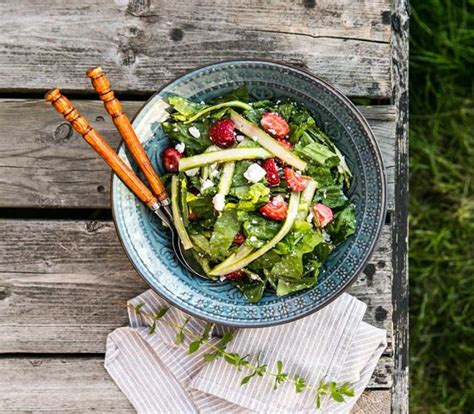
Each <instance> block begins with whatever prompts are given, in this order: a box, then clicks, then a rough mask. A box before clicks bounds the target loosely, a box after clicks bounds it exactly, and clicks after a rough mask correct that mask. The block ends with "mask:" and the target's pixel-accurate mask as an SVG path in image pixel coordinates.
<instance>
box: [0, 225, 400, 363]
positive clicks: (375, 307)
mask: <svg viewBox="0 0 474 414" xmlns="http://www.w3.org/2000/svg"><path fill="white" fill-rule="evenodd" d="M0 234H2V237H1V238H0V315H2V318H0V353H12V352H34V353H41V352H45V353H87V352H89V353H97V352H104V350H105V337H106V335H107V334H108V333H109V332H111V331H112V330H113V329H115V328H117V327H119V326H123V325H126V324H127V316H126V309H125V304H126V301H127V300H128V299H131V298H133V297H134V296H136V295H138V294H139V293H141V292H143V291H144V290H145V289H147V286H146V284H145V283H144V282H143V281H142V280H141V279H140V278H139V277H138V275H137V274H136V273H135V271H134V270H133V268H132V266H131V264H130V263H129V261H128V259H127V257H126V256H125V254H124V252H123V251H122V247H121V246H120V244H119V241H118V239H117V236H116V234H115V230H114V227H113V224H112V223H111V222H103V221H102V222H88V221H66V220H64V221H54V220H43V221H42V220H0ZM390 235H391V231H390V227H389V226H386V228H385V229H384V232H383V235H382V238H381V240H380V243H379V247H378V249H377V250H376V252H375V253H374V255H373V257H372V259H371V261H370V263H369V264H368V265H367V267H366V269H365V271H364V273H362V274H361V276H360V277H359V279H358V280H357V281H356V282H355V283H354V285H353V286H352V287H351V290H350V292H351V293H352V294H354V295H356V296H357V297H359V298H360V299H361V300H362V301H364V302H365V303H367V305H368V309H367V313H366V315H365V320H366V321H367V322H368V323H371V324H373V325H375V326H378V327H381V328H386V329H387V330H388V340H389V343H390V344H391V322H390V321H391V314H392V308H391V274H392V268H391V259H390V258H391V256H390V255H391V253H390V252H391V251H390V246H391V237H390ZM386 354H387V355H390V354H391V346H389V348H388V349H387V350H386Z"/></svg>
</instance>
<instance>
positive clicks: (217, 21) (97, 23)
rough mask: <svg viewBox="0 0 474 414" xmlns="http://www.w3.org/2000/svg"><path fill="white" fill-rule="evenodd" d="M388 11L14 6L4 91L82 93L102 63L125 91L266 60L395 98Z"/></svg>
mask: <svg viewBox="0 0 474 414" xmlns="http://www.w3.org/2000/svg"><path fill="white" fill-rule="evenodd" d="M389 13H390V2H389V0H362V1H358V2H354V1H351V0H344V1H338V0H325V1H321V2H319V1H318V2H316V1H301V2H299V1H298V2H278V3H277V2H273V1H266V0H259V1H250V0H221V1H219V2H218V4H215V3H214V2H202V1H199V0H189V1H185V2H169V1H166V0H147V1H143V0H128V1H127V0H116V1H115V2H112V1H109V0H87V1H81V2H77V3H76V2H64V1H61V0H54V1H50V2H48V7H44V4H43V3H42V2H38V1H35V0H26V1H22V2H7V3H6V4H3V5H2V13H1V15H0V33H1V35H0V66H1V67H2V68H3V69H4V70H3V71H2V72H1V73H0V91H5V90H12V89H16V90H23V91H25V90H27V91H43V90H44V88H51V87H53V86H57V87H59V88H62V89H64V90H65V91H66V92H68V91H72V90H74V91H80V92H83V91H85V90H89V89H90V86H89V84H88V81H87V79H86V78H85V76H84V74H85V72H86V70H87V69H88V68H90V67H92V66H96V65H97V64H100V65H102V66H103V67H104V70H106V71H107V73H108V74H109V75H110V80H111V82H113V84H114V85H116V86H114V88H115V89H116V90H117V91H119V92H120V91H127V92H128V93H130V92H134V93H150V92H151V91H153V90H156V88H157V87H159V86H162V85H163V84H164V83H165V82H168V81H170V80H171V79H173V78H175V77H176V76H178V75H181V74H183V73H185V72H187V71H188V70H190V69H192V68H195V67H197V66H202V65H205V64H208V63H211V62H216V61H219V60H228V59H236V58H265V59H272V60H275V61H279V62H286V63H290V64H293V65H296V66H299V67H302V68H305V69H308V70H309V71H311V72H312V73H314V74H316V75H319V76H321V77H322V78H324V79H325V80H327V81H329V82H331V83H333V84H334V85H335V86H336V87H338V88H339V89H340V90H342V91H343V92H344V93H346V94H349V95H351V96H368V97H389V96H390V94H391V77H390V76H391V75H390V64H391V60H390V43H389V41H390V33H391V28H390V19H389V16H390V14H389ZM33 73H34V76H32V74H33ZM52 82H54V85H52Z"/></svg>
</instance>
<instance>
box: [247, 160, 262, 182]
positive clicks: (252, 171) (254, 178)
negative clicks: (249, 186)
mask: <svg viewBox="0 0 474 414" xmlns="http://www.w3.org/2000/svg"><path fill="white" fill-rule="evenodd" d="M266 173H267V172H266V171H265V170H264V169H263V168H262V167H260V165H258V164H257V163H255V162H254V163H253V164H250V165H249V167H248V168H247V171H245V172H244V177H245V178H246V179H247V180H248V181H250V182H251V183H258V182H259V181H260V180H262V178H263V177H265V175H266Z"/></svg>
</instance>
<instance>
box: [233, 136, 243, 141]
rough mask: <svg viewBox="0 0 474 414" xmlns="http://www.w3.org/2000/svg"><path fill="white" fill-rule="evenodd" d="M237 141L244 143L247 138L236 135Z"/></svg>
mask: <svg viewBox="0 0 474 414" xmlns="http://www.w3.org/2000/svg"><path fill="white" fill-rule="evenodd" d="M235 139H236V140H237V142H242V141H243V140H244V139H245V137H244V136H243V135H236V136H235Z"/></svg>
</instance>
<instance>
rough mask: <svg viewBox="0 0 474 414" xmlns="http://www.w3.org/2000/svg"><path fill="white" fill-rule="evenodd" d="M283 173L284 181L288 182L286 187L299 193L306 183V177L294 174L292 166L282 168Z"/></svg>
mask: <svg viewBox="0 0 474 414" xmlns="http://www.w3.org/2000/svg"><path fill="white" fill-rule="evenodd" d="M284 174H285V180H286V183H287V184H288V188H289V189H290V190H291V191H295V192H297V193H299V192H301V191H303V190H304V189H305V188H306V186H307V185H308V178H306V177H302V176H301V175H298V174H296V172H295V170H293V169H292V168H289V167H286V168H285V170H284Z"/></svg>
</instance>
